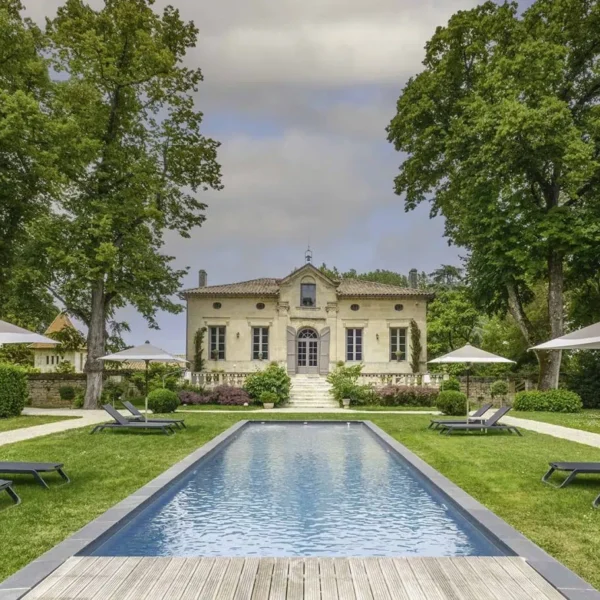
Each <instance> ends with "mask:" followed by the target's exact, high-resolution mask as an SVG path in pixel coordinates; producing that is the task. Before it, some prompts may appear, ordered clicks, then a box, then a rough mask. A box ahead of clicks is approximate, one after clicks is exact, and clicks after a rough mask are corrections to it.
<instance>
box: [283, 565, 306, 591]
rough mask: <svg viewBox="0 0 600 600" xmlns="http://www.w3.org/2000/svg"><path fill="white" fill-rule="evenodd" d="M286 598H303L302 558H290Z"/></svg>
mask: <svg viewBox="0 0 600 600" xmlns="http://www.w3.org/2000/svg"><path fill="white" fill-rule="evenodd" d="M286 598H287V600H304V559H303V558H292V559H290V566H289V573H288V586H287V596H286Z"/></svg>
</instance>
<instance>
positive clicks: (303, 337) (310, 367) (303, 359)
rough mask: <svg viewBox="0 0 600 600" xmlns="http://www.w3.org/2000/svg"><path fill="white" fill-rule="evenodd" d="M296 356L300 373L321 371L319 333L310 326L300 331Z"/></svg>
mask: <svg viewBox="0 0 600 600" xmlns="http://www.w3.org/2000/svg"><path fill="white" fill-rule="evenodd" d="M296 356H297V357H298V373H318V372H319V334H318V333H317V332H316V331H315V330H314V329H310V328H308V327H306V328H304V329H301V330H300V331H299V332H298V337H297V348H296Z"/></svg>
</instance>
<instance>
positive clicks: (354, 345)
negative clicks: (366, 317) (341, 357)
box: [346, 329, 363, 360]
mask: <svg viewBox="0 0 600 600" xmlns="http://www.w3.org/2000/svg"><path fill="white" fill-rule="evenodd" d="M362 340H363V330H362V329H346V360H362V357H363V344H362Z"/></svg>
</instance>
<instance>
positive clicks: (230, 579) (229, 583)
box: [219, 558, 244, 600]
mask: <svg viewBox="0 0 600 600" xmlns="http://www.w3.org/2000/svg"><path fill="white" fill-rule="evenodd" d="M243 568H244V559H243V558H232V559H231V560H230V561H229V566H228V567H227V571H226V572H225V575H224V576H223V581H222V582H221V587H220V588H219V600H233V597H234V596H235V591H236V590H237V586H238V583H239V581H240V575H241V574H242V569H243Z"/></svg>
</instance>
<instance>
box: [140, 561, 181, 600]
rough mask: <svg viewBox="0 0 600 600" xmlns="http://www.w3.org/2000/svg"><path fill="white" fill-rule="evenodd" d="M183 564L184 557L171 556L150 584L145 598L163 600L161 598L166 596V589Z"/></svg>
mask: <svg viewBox="0 0 600 600" xmlns="http://www.w3.org/2000/svg"><path fill="white" fill-rule="evenodd" d="M184 564H185V558H181V557H173V558H172V559H171V561H170V562H169V564H168V565H167V566H166V568H165V569H164V571H163V572H162V573H161V575H160V577H159V578H158V579H157V580H156V583H155V584H154V585H153V586H152V589H151V590H149V592H148V595H147V596H146V598H145V600H163V598H166V597H167V595H166V594H167V591H168V590H169V588H170V587H171V586H172V585H173V582H174V581H175V580H176V579H177V577H178V576H179V572H180V571H181V568H182V567H183V565H184Z"/></svg>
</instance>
